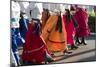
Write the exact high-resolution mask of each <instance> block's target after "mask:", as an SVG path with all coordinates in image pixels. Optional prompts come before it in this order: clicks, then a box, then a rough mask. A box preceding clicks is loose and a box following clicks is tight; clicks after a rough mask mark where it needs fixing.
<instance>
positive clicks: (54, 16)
mask: <svg viewBox="0 0 100 67" xmlns="http://www.w3.org/2000/svg"><path fill="white" fill-rule="evenodd" d="M18 4H19V3H17V2H13V1H12V16H11V37H12V52H13V53H14V56H15V58H16V59H17V60H18V58H17V57H18V56H19V54H18V47H23V52H22V54H21V57H19V58H21V59H22V65H34V64H47V63H49V62H52V61H55V59H54V58H53V56H54V54H55V52H61V53H62V54H64V55H66V54H71V53H72V52H71V51H70V50H74V49H77V48H78V47H79V45H81V44H83V45H87V43H86V42H85V37H87V36H88V35H89V34H90V29H89V26H88V17H89V14H88V12H87V11H86V9H84V8H82V7H79V6H77V5H74V6H71V8H70V9H65V11H64V12H61V11H59V10H54V11H50V10H48V9H46V8H42V9H43V11H42V12H41V11H39V9H38V7H37V6H38V5H37V4H36V3H34V2H32V3H30V4H29V6H28V12H24V11H21V10H20V7H18V6H19V5H18ZM16 5H17V7H16ZM15 7H16V8H15ZM39 8H41V7H40V4H39ZM27 13H28V16H30V17H29V18H26V15H27ZM80 40H81V41H80ZM19 62H20V61H17V64H18V65H20V63H19Z"/></svg>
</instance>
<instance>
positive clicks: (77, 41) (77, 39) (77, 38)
mask: <svg viewBox="0 0 100 67" xmlns="http://www.w3.org/2000/svg"><path fill="white" fill-rule="evenodd" d="M75 44H77V45H79V44H81V42H80V41H79V37H78V36H76V41H75Z"/></svg>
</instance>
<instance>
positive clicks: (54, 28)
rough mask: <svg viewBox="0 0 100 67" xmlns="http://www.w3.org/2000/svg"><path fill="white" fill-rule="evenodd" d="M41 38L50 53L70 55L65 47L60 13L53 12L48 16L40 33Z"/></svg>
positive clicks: (64, 34) (64, 33) (64, 35)
mask: <svg viewBox="0 0 100 67" xmlns="http://www.w3.org/2000/svg"><path fill="white" fill-rule="evenodd" d="M42 36H43V38H44V40H45V41H46V43H47V47H48V49H49V51H50V52H52V53H53V52H62V53H64V54H66V53H68V54H69V53H71V52H69V51H68V48H67V46H66V38H65V37H66V32H65V28H64V24H63V23H62V18H61V13H60V12H55V13H53V14H52V15H51V16H50V18H49V19H48V21H47V23H46V25H45V27H44V29H43V31H42Z"/></svg>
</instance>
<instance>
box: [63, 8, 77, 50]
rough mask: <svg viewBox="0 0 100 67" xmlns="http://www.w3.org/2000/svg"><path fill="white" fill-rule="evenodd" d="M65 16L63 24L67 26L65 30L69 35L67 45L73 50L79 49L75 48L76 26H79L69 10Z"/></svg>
mask: <svg viewBox="0 0 100 67" xmlns="http://www.w3.org/2000/svg"><path fill="white" fill-rule="evenodd" d="M65 11H66V12H65V14H64V15H63V22H64V24H65V29H66V33H67V37H66V38H67V44H68V46H71V49H77V48H78V47H77V46H75V43H74V36H75V27H76V26H75V24H77V23H76V22H75V21H74V20H73V19H74V18H73V17H72V15H71V14H70V11H69V9H65Z"/></svg>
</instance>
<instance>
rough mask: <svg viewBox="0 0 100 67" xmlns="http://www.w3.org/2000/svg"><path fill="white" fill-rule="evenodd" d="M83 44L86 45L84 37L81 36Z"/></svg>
mask: <svg viewBox="0 0 100 67" xmlns="http://www.w3.org/2000/svg"><path fill="white" fill-rule="evenodd" d="M81 42H82V43H83V44H84V45H87V43H86V42H85V38H84V37H82V41H81Z"/></svg>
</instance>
